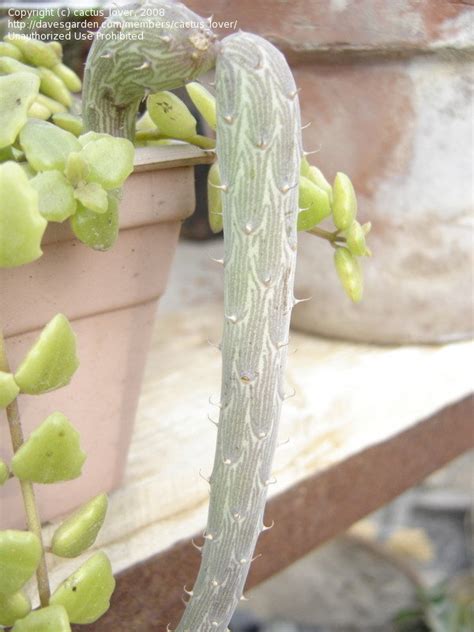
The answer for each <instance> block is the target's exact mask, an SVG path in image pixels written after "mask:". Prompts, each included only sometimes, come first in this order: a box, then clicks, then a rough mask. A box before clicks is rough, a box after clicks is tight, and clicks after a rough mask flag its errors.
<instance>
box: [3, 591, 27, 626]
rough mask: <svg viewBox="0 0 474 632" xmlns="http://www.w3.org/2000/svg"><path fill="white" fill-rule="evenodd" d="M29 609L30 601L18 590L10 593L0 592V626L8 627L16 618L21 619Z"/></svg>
mask: <svg viewBox="0 0 474 632" xmlns="http://www.w3.org/2000/svg"><path fill="white" fill-rule="evenodd" d="M30 611H31V601H30V600H29V598H28V596H27V595H25V593H23V592H21V591H19V592H16V593H13V594H12V595H2V594H1V593H0V626H5V627H10V626H12V625H13V624H14V623H15V621H18V619H23V618H24V617H26V615H27V614H28V613H29V612H30Z"/></svg>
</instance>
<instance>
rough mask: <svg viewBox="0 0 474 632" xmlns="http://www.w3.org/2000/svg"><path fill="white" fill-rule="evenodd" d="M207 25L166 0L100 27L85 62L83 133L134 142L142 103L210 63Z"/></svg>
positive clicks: (126, 11) (149, 0) (134, 8)
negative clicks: (92, 132) (89, 132)
mask: <svg viewBox="0 0 474 632" xmlns="http://www.w3.org/2000/svg"><path fill="white" fill-rule="evenodd" d="M215 39H216V36H215V35H214V34H213V33H212V31H211V30H210V29H209V28H208V26H207V21H206V20H205V19H204V18H201V17H199V16H198V15H197V14H196V13H193V12H192V11H190V10H189V9H187V8H186V7H185V6H184V5H183V4H181V3H179V2H178V3H174V2H172V1H171V0H143V1H142V2H138V3H136V4H133V5H129V6H127V7H123V8H122V13H121V14H120V15H112V16H111V17H109V18H108V19H107V20H106V21H105V22H104V24H103V25H102V27H101V29H100V31H99V32H98V34H97V36H96V39H95V40H94V43H93V45H92V48H91V51H90V53H89V56H88V58H87V63H86V70H85V75H84V90H83V117H84V124H85V129H86V130H93V131H96V132H106V133H109V134H113V135H114V136H123V137H125V138H129V139H130V140H133V138H134V134H135V120H136V115H137V111H138V107H139V105H140V102H141V101H142V99H143V98H144V97H146V96H148V94H150V93H152V92H159V91H160V90H172V89H174V88H179V87H181V86H183V85H184V84H185V83H186V82H188V81H191V80H192V79H194V78H195V77H197V76H198V75H200V74H202V73H203V72H206V71H207V70H209V69H210V68H212V67H213V66H214V63H215Z"/></svg>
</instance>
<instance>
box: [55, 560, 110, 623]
mask: <svg viewBox="0 0 474 632" xmlns="http://www.w3.org/2000/svg"><path fill="white" fill-rule="evenodd" d="M114 588H115V579H114V577H113V575H112V567H111V565H110V561H109V559H108V557H107V556H106V555H105V553H102V552H99V553H96V554H95V555H93V556H92V557H91V558H89V559H88V560H87V561H86V562H85V563H84V564H83V565H82V566H81V567H80V568H79V569H78V570H77V571H76V572H75V573H73V574H72V575H71V576H70V577H68V578H67V579H66V580H65V581H64V582H63V583H62V584H61V585H60V586H59V587H58V588H57V590H56V591H55V592H54V594H53V595H52V597H51V601H50V603H51V604H55V605H62V606H64V608H65V609H66V611H67V613H68V616H69V620H70V621H71V623H80V624H83V625H84V624H87V623H93V622H94V621H97V619H99V618H100V617H101V616H102V615H103V614H104V613H105V612H107V610H108V609H109V606H110V597H111V596H112V593H113V591H114Z"/></svg>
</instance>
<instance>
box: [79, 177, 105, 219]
mask: <svg viewBox="0 0 474 632" xmlns="http://www.w3.org/2000/svg"><path fill="white" fill-rule="evenodd" d="M74 197H75V198H76V200H78V201H79V202H80V203H81V204H82V205H83V206H84V207H85V208H87V209H89V210H90V211H94V213H105V212H106V211H107V209H108V207H109V201H108V197H107V191H106V190H105V189H104V188H103V187H101V186H100V184H97V182H88V183H83V184H79V186H78V187H77V188H76V189H75V191H74Z"/></svg>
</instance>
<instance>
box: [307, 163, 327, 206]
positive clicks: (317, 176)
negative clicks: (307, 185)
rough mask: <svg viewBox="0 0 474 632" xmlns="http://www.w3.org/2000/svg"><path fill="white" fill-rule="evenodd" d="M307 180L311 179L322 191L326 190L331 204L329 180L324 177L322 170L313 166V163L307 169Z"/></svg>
mask: <svg viewBox="0 0 474 632" xmlns="http://www.w3.org/2000/svg"><path fill="white" fill-rule="evenodd" d="M306 177H307V178H308V179H309V180H311V182H314V184H317V185H318V187H319V188H320V189H322V190H323V191H326V193H327V194H328V196H329V201H330V202H331V204H332V201H333V199H332V186H331V185H330V184H329V182H328V181H327V180H326V178H325V177H324V174H323V172H322V171H321V170H320V169H318V168H317V167H314V166H313V165H311V166H310V167H309V169H308V175H307V176H306Z"/></svg>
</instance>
